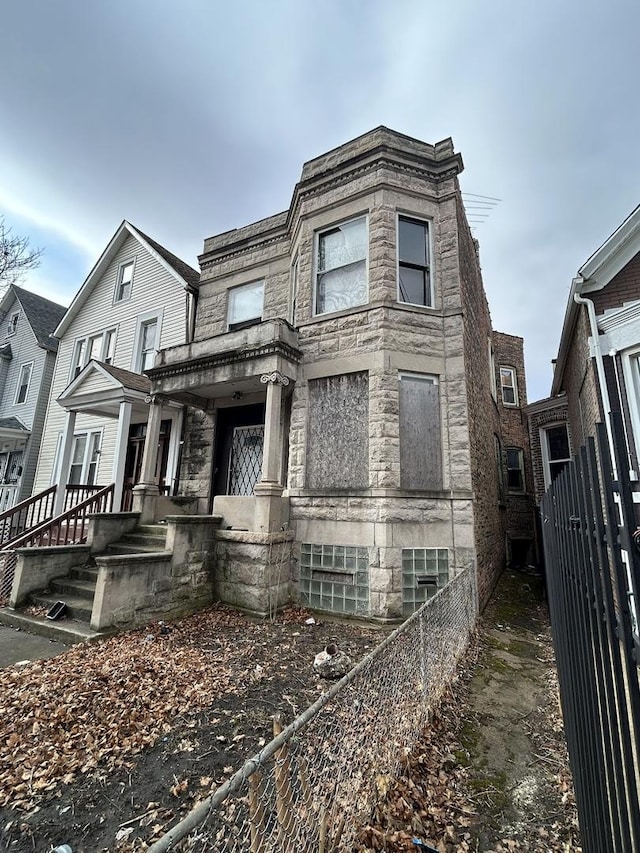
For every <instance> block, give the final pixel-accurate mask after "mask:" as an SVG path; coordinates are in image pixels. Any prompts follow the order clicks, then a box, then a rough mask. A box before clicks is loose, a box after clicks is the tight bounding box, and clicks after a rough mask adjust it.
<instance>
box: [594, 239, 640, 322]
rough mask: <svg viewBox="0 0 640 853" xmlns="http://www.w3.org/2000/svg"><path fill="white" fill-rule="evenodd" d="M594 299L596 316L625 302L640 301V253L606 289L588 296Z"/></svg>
mask: <svg viewBox="0 0 640 853" xmlns="http://www.w3.org/2000/svg"><path fill="white" fill-rule="evenodd" d="M588 295H589V296H590V298H592V299H593V304H594V305H595V308H596V314H602V313H604V312H605V311H606V310H607V309H608V308H617V307H618V306H620V305H624V303H625V302H632V301H634V300H636V299H640V252H638V254H637V255H636V256H635V257H634V258H632V259H631V260H630V261H629V263H628V264H627V265H626V267H624V268H623V269H621V270H620V272H619V273H618V274H617V275H615V276H614V277H613V278H612V279H611V281H610V282H609V284H608V285H607V286H606V287H603V288H602V290H597V291H596V292H595V293H591V294H588Z"/></svg>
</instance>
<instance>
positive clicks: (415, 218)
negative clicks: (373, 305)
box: [396, 211, 435, 308]
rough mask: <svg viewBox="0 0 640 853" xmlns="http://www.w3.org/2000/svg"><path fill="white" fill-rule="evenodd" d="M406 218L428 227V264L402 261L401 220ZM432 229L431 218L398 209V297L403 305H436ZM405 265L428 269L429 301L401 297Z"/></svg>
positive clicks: (428, 306) (420, 306) (412, 267)
mask: <svg viewBox="0 0 640 853" xmlns="http://www.w3.org/2000/svg"><path fill="white" fill-rule="evenodd" d="M401 220H405V221H406V222H412V223H414V224H416V225H423V226H424V227H425V229H426V232H427V233H426V241H425V244H426V257H427V266H426V267H422V266H420V265H416V264H411V263H408V262H404V263H403V262H402V260H401V258H400V221H401ZM432 230H433V222H432V220H431V219H426V218H423V217H421V216H414V215H412V214H410V213H404V212H401V211H398V212H397V213H396V299H397V301H398V302H399V303H400V304H401V305H413V306H414V307H417V308H434V307H435V293H434V287H433V251H432V250H433V240H432V236H431V235H432ZM401 266H405V267H407V268H408V269H419V270H423V271H426V276H427V280H428V292H429V303H428V304H427V303H426V302H424V303H422V302H407V301H406V300H405V299H402V298H401V294H400V267H401Z"/></svg>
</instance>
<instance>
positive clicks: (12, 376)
mask: <svg viewBox="0 0 640 853" xmlns="http://www.w3.org/2000/svg"><path fill="white" fill-rule="evenodd" d="M66 310H67V309H66V308H64V307H63V306H62V305H57V304H56V303H55V302H51V301H50V300H49V299H44V298H43V297H42V296H38V295H37V294H35V293H31V292H30V291H28V290H25V289H24V288H22V287H16V285H10V286H9V288H8V289H7V291H6V292H5V294H4V296H3V297H2V301H0V512H2V511H4V510H6V509H10V508H11V507H12V506H14V505H15V504H17V503H19V502H20V501H21V500H23V499H24V498H26V497H28V496H29V495H30V494H31V488H32V486H33V479H34V475H35V470H36V462H37V460H38V452H39V450H40V441H41V438H42V429H43V424H44V418H45V412H46V409H47V402H48V400H49V390H50V388H51V380H52V377H53V370H54V365H55V361H56V351H57V349H58V342H57V340H55V339H54V338H53V337H51V333H52V332H53V330H54V329H55V328H56V326H57V325H58V323H59V322H60V320H61V319H62V317H63V316H64V313H65V311H66Z"/></svg>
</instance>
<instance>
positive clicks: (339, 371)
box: [143, 127, 526, 619]
mask: <svg viewBox="0 0 640 853" xmlns="http://www.w3.org/2000/svg"><path fill="white" fill-rule="evenodd" d="M462 168H463V164H462V158H461V156H460V155H459V154H458V153H456V152H455V151H454V148H453V144H452V141H451V140H450V139H446V140H443V141H442V142H439V143H437V144H435V145H430V144H427V143H424V142H421V141H419V140H416V139H413V138H410V137H408V136H404V135H402V134H400V133H397V132H394V131H392V130H389V129H387V128H385V127H379V128H376V129H375V130H373V131H371V132H369V133H366V134H364V135H363V136H360V137H358V138H357V139H354V140H352V141H350V142H348V143H346V144H344V145H341V146H340V147H338V148H336V149H334V150H333V151H329V152H328V153H326V154H323V155H322V156H320V157H317V158H316V159H314V160H311V161H309V162H307V163H305V165H304V167H303V169H302V175H301V178H300V181H299V182H298V184H297V185H296V186H295V188H294V191H293V197H292V199H291V204H290V206H289V208H288V209H287V210H285V211H283V212H282V213H278V214H276V215H275V216H271V217H268V218H266V219H263V220H260V221H258V222H255V223H253V224H251V225H248V226H246V227H243V228H238V229H234V230H232V231H228V232H226V233H223V234H219V235H216V236H213V237H210V238H208V239H206V240H205V243H204V251H203V253H202V255H201V257H200V265H201V281H200V286H199V293H198V297H197V300H198V301H197V307H196V313H195V323H194V332H193V336H192V339H191V340H190V341H189V342H188V343H185V344H181V345H177V346H173V347H169V348H166V349H163V350H162V351H161V352H160V353H159V354H158V356H157V358H156V361H155V366H154V368H153V369H151V370H149V371H148V375H149V377H150V379H151V395H152V397H153V401H154V402H157V403H158V405H154V403H153V402H152V405H151V407H150V422H149V427H148V432H149V434H154V429H155V425H154V424H153V420H154V418H155V419H158V418H160V416H161V415H160V411H161V408H162V406H163V405H165V404H166V403H167V402H171V403H176V402H178V403H183V404H185V405H186V406H187V408H186V410H185V411H186V412H187V420H186V425H185V431H184V443H183V447H182V454H181V470H180V481H179V487H178V491H179V493H180V494H182V495H184V496H191V497H192V498H194V499H197V500H198V502H199V511H200V512H201V513H203V514H209V513H213V514H216V515H219V516H221V517H222V522H221V525H220V527H219V529H218V530H217V532H216V534H215V542H216V544H215V561H214V559H213V557H212V564H213V563H214V562H215V569H214V577H215V594H216V595H217V597H219V598H221V599H222V600H225V601H228V602H230V603H233V604H235V605H237V606H240V607H244V608H247V609H250V610H253V611H257V612H260V613H267V612H270V611H273V609H274V608H276V607H278V606H281V605H282V604H284V603H285V602H286V601H287V600H289V599H290V598H293V599H294V600H298V601H300V602H301V603H303V604H306V605H309V606H311V607H314V608H319V609H323V610H330V611H334V612H339V613H345V614H362V615H367V616H372V617H377V618H383V619H386V618H399V617H401V616H403V615H407V614H408V613H410V612H412V611H413V610H414V609H415V608H416V607H417V606H418V605H419V604H420V603H421V602H422V601H424V600H425V599H426V597H427V596H429V595H431V594H433V593H434V592H435V591H436V590H437V589H438V588H439V587H440V586H442V585H443V584H444V583H446V581H447V580H448V579H449V578H451V577H452V576H453V575H455V574H456V573H458V572H460V571H462V570H463V569H465V568H466V567H469V566H473V567H475V568H476V569H477V573H478V591H479V597H480V604H481V605H482V604H483V603H484V602H485V601H486V599H487V597H488V595H489V594H490V592H491V589H492V588H493V585H494V583H495V580H496V579H497V577H498V575H499V572H500V571H501V569H502V567H503V565H504V562H505V536H506V522H505V512H504V502H505V498H504V494H503V489H502V486H501V484H502V483H503V476H502V474H503V472H502V466H503V459H502V457H501V454H500V452H499V449H500V447H501V446H502V445H501V439H500V431H501V421H500V406H501V405H502V401H501V398H500V396H499V394H498V392H497V389H496V382H495V372H494V371H495V363H494V361H493V356H492V329H491V320H490V315H489V309H488V305H487V300H486V297H485V293H484V289H483V285H482V278H481V274H480V267H479V261H478V255H477V245H476V243H475V241H474V240H473V238H472V236H471V232H470V229H469V225H468V223H467V220H466V216H465V212H464V207H463V203H462V197H461V193H460V187H459V184H458V174H459V173H460V172H461V170H462ZM524 402H526V400H524ZM509 405H511V406H513V405H514V401H512V400H509ZM147 491H148V496H149V497H150V498H152V497H153V494H154V489H153V485H152V484H151V485H149V486H148V489H147ZM147 515H148V513H147ZM143 517H145V511H144V509H143Z"/></svg>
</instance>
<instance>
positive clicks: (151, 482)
mask: <svg viewBox="0 0 640 853" xmlns="http://www.w3.org/2000/svg"><path fill="white" fill-rule="evenodd" d="M148 400H149V419H148V420H147V435H146V437H145V441H144V452H143V454H142V466H141V469H140V480H139V481H138V483H137V485H135V486H134V487H133V510H134V512H139V513H140V524H153V522H154V521H155V503H156V500H155V499H156V497H157V496H158V495H159V494H160V489H159V488H158V483H157V482H156V464H157V460H158V440H159V438H160V421H161V420H162V404H161V402H160V400H159V398H158V397H155V396H154V397H149V398H148Z"/></svg>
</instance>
